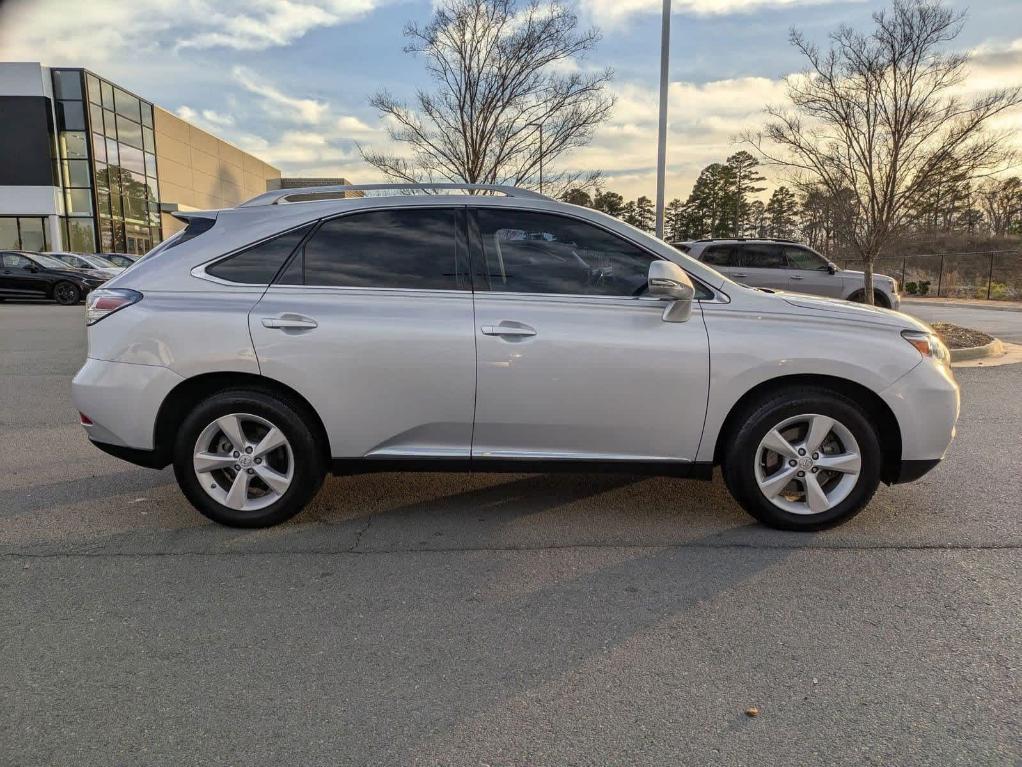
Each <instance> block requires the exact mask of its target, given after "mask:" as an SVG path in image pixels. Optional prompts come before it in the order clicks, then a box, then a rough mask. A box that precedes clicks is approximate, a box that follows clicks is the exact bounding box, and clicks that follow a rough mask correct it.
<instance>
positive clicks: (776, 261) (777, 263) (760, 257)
mask: <svg viewBox="0 0 1022 767" xmlns="http://www.w3.org/2000/svg"><path fill="white" fill-rule="evenodd" d="M742 256H743V258H742V260H743V261H744V262H745V263H744V265H745V266H749V267H752V268H754V269H784V268H786V267H787V266H788V262H787V260H785V258H784V252H783V251H782V250H781V248H780V246H779V245H761V244H757V243H750V244H746V245H743V246H742Z"/></svg>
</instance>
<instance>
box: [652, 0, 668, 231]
mask: <svg viewBox="0 0 1022 767" xmlns="http://www.w3.org/2000/svg"><path fill="white" fill-rule="evenodd" d="M670 52H671V0H664V14H663V21H662V28H661V31H660V132H659V135H658V136H657V157H656V236H657V237H659V238H660V239H663V238H664V181H665V178H664V177H665V175H666V173H667V86H668V84H669V82H668V78H669V77H670V73H669V72H668V67H667V62H668V59H669V58H670Z"/></svg>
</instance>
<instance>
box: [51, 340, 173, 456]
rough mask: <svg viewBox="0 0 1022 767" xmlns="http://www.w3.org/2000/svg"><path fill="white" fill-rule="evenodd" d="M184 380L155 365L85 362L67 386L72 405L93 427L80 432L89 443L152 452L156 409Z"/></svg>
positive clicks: (88, 425) (98, 361)
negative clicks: (85, 436)
mask: <svg viewBox="0 0 1022 767" xmlns="http://www.w3.org/2000/svg"><path fill="white" fill-rule="evenodd" d="M183 380H184V379H183V378H181V376H179V375H178V374H177V373H175V372H174V371H172V370H170V369H169V368H165V367H162V366H159V365H138V364H134V363H130V362H108V361H106V360H97V359H93V358H91V357H90V358H89V359H87V360H85V364H84V365H83V366H82V369H81V370H79V371H78V374H77V375H76V376H75V377H74V380H73V381H72V382H71V400H72V401H73V402H74V405H75V407H76V408H77V409H78V411H79V412H80V413H82V414H84V415H85V416H87V417H88V418H89V420H91V421H92V423H91V424H82V426H83V427H84V428H85V431H86V433H87V434H88V436H89V439H91V440H92V441H93V442H97V443H99V442H102V443H104V444H107V445H115V446H117V447H122V448H131V449H135V450H152V449H153V438H154V431H155V427H156V416H157V414H158V413H159V411H160V406H161V405H162V404H163V401H164V399H166V397H167V395H168V394H169V393H170V391H171V390H172V389H173V388H174V387H175V386H177V385H178V384H179V383H181V382H182V381H183Z"/></svg>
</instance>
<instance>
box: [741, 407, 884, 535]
mask: <svg viewBox="0 0 1022 767" xmlns="http://www.w3.org/2000/svg"><path fill="white" fill-rule="evenodd" d="M743 416H744V418H743V420H742V422H741V424H742V425H741V426H740V427H739V428H738V430H737V432H736V433H735V434H734V437H733V439H732V441H731V443H730V445H729V446H728V448H727V451H726V454H725V457H724V461H723V464H724V465H723V470H724V480H725V482H726V483H727V486H728V489H729V490H730V491H731V494H732V495H733V496H734V497H735V498H736V499H737V500H738V502H739V503H740V504H741V505H742V507H743V508H744V509H745V510H746V511H748V512H749V513H750V514H751V515H752V516H754V517H755V518H756V519H758V520H759V521H760V522H763V523H764V524H766V525H769V526H771V527H776V528H780V529H783V530H820V529H822V528H826V527H831V526H833V525H837V524H840V523H842V522H844V521H846V520H848V519H850V518H851V517H853V516H855V515H856V514H857V513H859V512H860V511H861V510H862V509H863V508H864V507H865V506H866V504H867V503H869V500H870V498H872V497H873V493H874V492H875V491H876V488H877V485H878V484H879V482H880V473H881V464H882V454H881V450H880V444H879V441H878V438H877V431H876V427H875V426H874V425H873V422H872V421H871V420H870V418H869V417H868V414H867V413H866V412H865V411H864V410H863V409H862V408H861V407H860V406H859V405H858V404H857V403H856V402H854V401H853V400H851V399H849V398H847V397H845V396H843V395H841V394H838V393H836V392H833V391H829V390H827V389H822V388H815V387H801V388H798V389H789V390H786V391H783V392H779V393H776V394H774V395H773V396H771V397H769V398H767V399H766V400H764V401H762V402H760V403H759V404H757V405H755V406H753V407H752V408H750V409H749V410H748V411H747V412H746V413H744V414H743Z"/></svg>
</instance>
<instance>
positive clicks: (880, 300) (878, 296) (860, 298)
mask: <svg viewBox="0 0 1022 767" xmlns="http://www.w3.org/2000/svg"><path fill="white" fill-rule="evenodd" d="M848 300H849V301H854V302H855V303H857V304H864V303H866V291H865V290H857V291H855V292H854V293H852V295H850V296H848ZM873 305H874V306H879V307H880V308H881V309H890V308H891V302H890V300H889V299H888V298H887V295H886V294H885V293H884V292H883V291H882V290H874V291H873Z"/></svg>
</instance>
